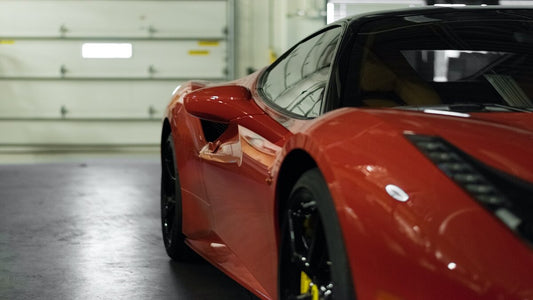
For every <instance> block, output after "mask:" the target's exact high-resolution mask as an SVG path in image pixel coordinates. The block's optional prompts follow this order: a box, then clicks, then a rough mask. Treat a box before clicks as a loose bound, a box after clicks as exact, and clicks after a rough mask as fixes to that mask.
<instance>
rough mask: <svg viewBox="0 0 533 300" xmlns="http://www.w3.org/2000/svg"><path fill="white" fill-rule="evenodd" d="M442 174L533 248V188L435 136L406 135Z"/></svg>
mask: <svg viewBox="0 0 533 300" xmlns="http://www.w3.org/2000/svg"><path fill="white" fill-rule="evenodd" d="M406 138H407V139H408V140H409V141H411V142H412V143H413V144H414V145H415V146H416V147H417V148H418V149H419V150H420V151H421V152H422V153H423V154H424V155H425V156H427V157H428V158H429V159H430V160H431V161H432V162H433V163H434V164H435V165H436V166H437V167H438V168H439V169H440V170H441V171H442V172H444V174H446V175H447V176H448V177H449V178H450V179H451V180H453V181H454V182H455V183H456V184H457V185H459V186H460V187H461V188H463V189H464V190H465V191H466V192H467V193H468V194H470V195H471V196H472V198H474V199H475V200H476V201H477V202H478V203H479V204H481V205H482V206H483V207H484V208H485V209H487V210H488V211H489V212H491V213H492V214H493V215H494V216H495V217H496V218H498V219H499V220H500V221H502V222H503V223H504V224H505V225H507V227H509V229H511V230H512V231H513V232H515V233H516V234H518V235H519V236H520V237H522V238H524V239H525V240H526V241H528V242H529V243H530V245H533V185H532V184H531V183H529V182H525V181H523V180H521V179H519V178H516V177H514V176H511V175H509V174H506V173H503V172H501V171H499V170H496V169H494V168H492V167H489V166H487V165H485V164H483V163H481V162H480V161H478V160H476V159H474V158H473V157H471V156H469V155H468V154H466V153H464V152H463V151H461V150H460V149H458V148H457V147H455V146H453V145H452V144H450V143H448V142H447V141H445V140H444V139H442V138H440V137H435V136H425V135H406Z"/></svg>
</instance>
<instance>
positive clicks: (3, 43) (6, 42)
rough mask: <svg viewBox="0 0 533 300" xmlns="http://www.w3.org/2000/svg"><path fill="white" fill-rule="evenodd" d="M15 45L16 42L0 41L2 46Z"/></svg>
mask: <svg viewBox="0 0 533 300" xmlns="http://www.w3.org/2000/svg"><path fill="white" fill-rule="evenodd" d="M14 43H15V41H14V40H0V45H13V44H14Z"/></svg>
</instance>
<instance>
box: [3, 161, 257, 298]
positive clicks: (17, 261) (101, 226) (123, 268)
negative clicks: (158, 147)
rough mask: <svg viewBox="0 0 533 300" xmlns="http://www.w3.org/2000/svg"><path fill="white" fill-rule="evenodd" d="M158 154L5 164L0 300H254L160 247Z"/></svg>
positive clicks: (203, 267)
mask: <svg viewBox="0 0 533 300" xmlns="http://www.w3.org/2000/svg"><path fill="white" fill-rule="evenodd" d="M159 168H160V167H159V162H158V161H157V159H155V158H153V159H144V160H127V159H120V158H113V159H96V160H92V161H88V162H62V163H40V164H11V165H7V164H2V165H0V299H206V300H209V299H218V300H220V299H232V300H238V299H255V298H254V297H252V296H251V295H250V293H248V292H247V291H246V290H244V289H243V288H241V287H240V286H239V285H237V284H236V283H235V282H233V281H232V280H231V279H229V278H228V277H227V276H225V275H224V274H223V273H222V272H220V271H218V270H217V269H215V268H213V267H212V266H210V265H209V264H207V263H206V262H204V261H200V262H196V263H189V264H184V263H176V262H172V261H170V260H169V258H168V257H167V256H166V253H165V251H164V248H163V242H162V240H161V233H160V232H161V229H160V221H159V177H160V169H159Z"/></svg>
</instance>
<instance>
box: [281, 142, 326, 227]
mask: <svg viewBox="0 0 533 300" xmlns="http://www.w3.org/2000/svg"><path fill="white" fill-rule="evenodd" d="M316 167H317V163H316V161H315V159H314V158H313V157H312V156H311V155H310V154H309V153H307V152H306V151H304V150H302V149H295V150H292V151H291V152H290V153H289V154H288V155H287V156H286V157H285V160H284V161H283V163H282V165H281V167H280V169H279V175H278V179H277V181H276V182H277V185H276V208H275V209H276V219H277V225H278V228H279V227H280V226H281V219H280V218H279V216H280V213H281V211H282V209H283V207H284V206H283V204H284V202H285V201H286V200H287V199H288V198H289V196H290V193H291V190H292V188H293V186H294V185H295V184H296V181H298V178H300V176H302V174H303V173H305V172H306V171H308V170H310V169H312V168H316Z"/></svg>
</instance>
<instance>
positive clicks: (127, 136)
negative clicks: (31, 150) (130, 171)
mask: <svg viewBox="0 0 533 300" xmlns="http://www.w3.org/2000/svg"><path fill="white" fill-rule="evenodd" d="M0 127H2V129H3V130H1V131H0V147H6V148H9V147H20V146H29V147H47V146H48V147H57V146H61V145H63V146H85V145H106V146H124V145H127V146H150V145H157V144H158V143H159V140H160V136H161V123H160V122H158V121H145V122H139V121H69V120H54V121H34V122H33V123H31V124H30V123H28V122H25V121H0ZM10 132H11V133H13V132H15V133H17V134H9V133H10Z"/></svg>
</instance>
